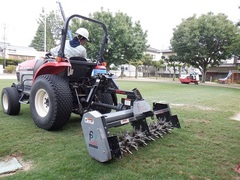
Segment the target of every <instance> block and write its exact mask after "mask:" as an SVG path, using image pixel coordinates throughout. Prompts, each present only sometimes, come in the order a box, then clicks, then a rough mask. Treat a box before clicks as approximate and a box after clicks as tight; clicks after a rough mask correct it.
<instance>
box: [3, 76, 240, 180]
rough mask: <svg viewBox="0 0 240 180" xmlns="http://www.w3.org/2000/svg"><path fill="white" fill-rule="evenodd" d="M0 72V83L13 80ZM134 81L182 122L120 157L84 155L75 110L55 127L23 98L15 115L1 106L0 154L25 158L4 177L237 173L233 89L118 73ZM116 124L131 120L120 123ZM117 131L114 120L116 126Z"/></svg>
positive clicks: (239, 138)
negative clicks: (41, 122)
mask: <svg viewBox="0 0 240 180" xmlns="http://www.w3.org/2000/svg"><path fill="white" fill-rule="evenodd" d="M11 82H12V81H11V80H0V90H2V88H3V87H7V86H10V85H11ZM118 84H119V86H120V89H123V90H131V89H133V88H135V87H136V88H138V89H139V90H140V92H141V94H142V96H143V97H144V99H146V100H147V101H148V102H149V103H150V104H152V103H153V102H166V103H169V104H170V107H171V111H172V114H177V115H178V117H179V120H180V123H181V126H182V129H174V131H173V133H172V134H168V135H166V136H164V138H163V139H158V140H157V141H156V142H149V143H148V146H146V147H140V148H139V150H138V151H133V155H130V154H126V155H124V156H123V158H122V159H120V160H115V159H114V160H112V161H110V162H107V163H100V162H98V161H96V160H94V159H92V158H91V157H90V156H89V155H88V151H87V148H86V145H85V141H84V137H83V133H82V129H81V126H80V117H79V116H77V115H72V117H71V119H70V122H69V123H68V124H67V125H66V126H65V127H64V128H63V129H62V130H60V131H50V132H49V131H46V130H43V129H39V128H38V127H37V126H36V125H35V124H34V123H33V121H32V119H31V114H30V108H29V105H21V111H20V114H19V115H18V116H8V115H5V114H4V113H3V112H2V109H1V110H0V117H1V120H0V158H4V157H7V156H10V155H15V156H17V157H22V160H23V162H25V163H26V164H29V165H30V168H29V169H28V170H25V171H18V172H17V173H15V174H14V175H12V176H7V177H3V179H24V180H25V179H43V180H46V179H54V180H55V179H67V180H69V179H88V180H91V179H94V180H95V179H100V180H106V179H114V180H115V179H124V180H125V179H126V180H127V179H131V180H135V179H136V180H139V179H184V180H185V179H214V180H215V179H240V175H239V174H238V173H236V172H235V171H234V169H235V168H236V167H237V165H238V164H240V121H236V120H232V119H231V117H232V116H234V115H236V114H237V113H240V109H239V100H240V99H239V92H240V90H239V89H233V88H226V87H221V86H206V85H201V84H200V85H191V84H190V85H184V84H180V83H167V82H163V83H161V82H141V81H138V82H134V81H124V80H121V81H118ZM121 128H129V127H128V126H126V127H125V126H124V127H121ZM116 131H118V128H116Z"/></svg>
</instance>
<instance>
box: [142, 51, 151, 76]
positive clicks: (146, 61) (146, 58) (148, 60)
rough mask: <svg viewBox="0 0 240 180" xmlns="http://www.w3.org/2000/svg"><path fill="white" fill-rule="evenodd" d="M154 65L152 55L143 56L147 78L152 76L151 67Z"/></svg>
mask: <svg viewBox="0 0 240 180" xmlns="http://www.w3.org/2000/svg"><path fill="white" fill-rule="evenodd" d="M152 64H153V58H152V56H151V55H150V54H144V56H143V65H144V66H145V68H146V71H147V77H149V76H150V70H149V67H150V66H151V65H152Z"/></svg>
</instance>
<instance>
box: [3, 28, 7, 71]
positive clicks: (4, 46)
mask: <svg viewBox="0 0 240 180" xmlns="http://www.w3.org/2000/svg"><path fill="white" fill-rule="evenodd" d="M6 65H7V61H6V24H4V25H3V69H5V67H6Z"/></svg>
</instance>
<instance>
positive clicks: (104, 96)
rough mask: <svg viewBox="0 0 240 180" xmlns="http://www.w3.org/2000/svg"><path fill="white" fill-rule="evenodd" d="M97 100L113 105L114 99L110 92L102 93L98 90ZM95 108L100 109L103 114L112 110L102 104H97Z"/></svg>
mask: <svg viewBox="0 0 240 180" xmlns="http://www.w3.org/2000/svg"><path fill="white" fill-rule="evenodd" d="M96 101H97V102H101V103H104V104H109V105H113V99H112V95H111V94H110V93H101V92H100V91H98V92H97V98H96ZM94 109H95V110H97V111H99V112H100V113H102V114H106V113H110V112H111V110H112V109H109V108H107V107H102V106H96V107H95V108H94Z"/></svg>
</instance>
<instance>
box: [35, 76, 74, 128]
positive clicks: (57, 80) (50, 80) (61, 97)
mask: <svg viewBox="0 0 240 180" xmlns="http://www.w3.org/2000/svg"><path fill="white" fill-rule="evenodd" d="M30 109H31V114H32V118H33V121H34V122H35V124H36V125H37V126H38V127H40V128H42V129H45V130H57V129H60V128H62V127H63V126H64V125H66V124H67V122H68V120H69V118H70V115H71V111H72V94H71V91H70V88H69V85H68V82H67V81H66V80H64V79H63V78H62V77H59V76H57V75H52V74H46V75H41V76H39V77H38V78H37V79H36V80H35V82H34V84H33V87H32V89H31V92H30Z"/></svg>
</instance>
